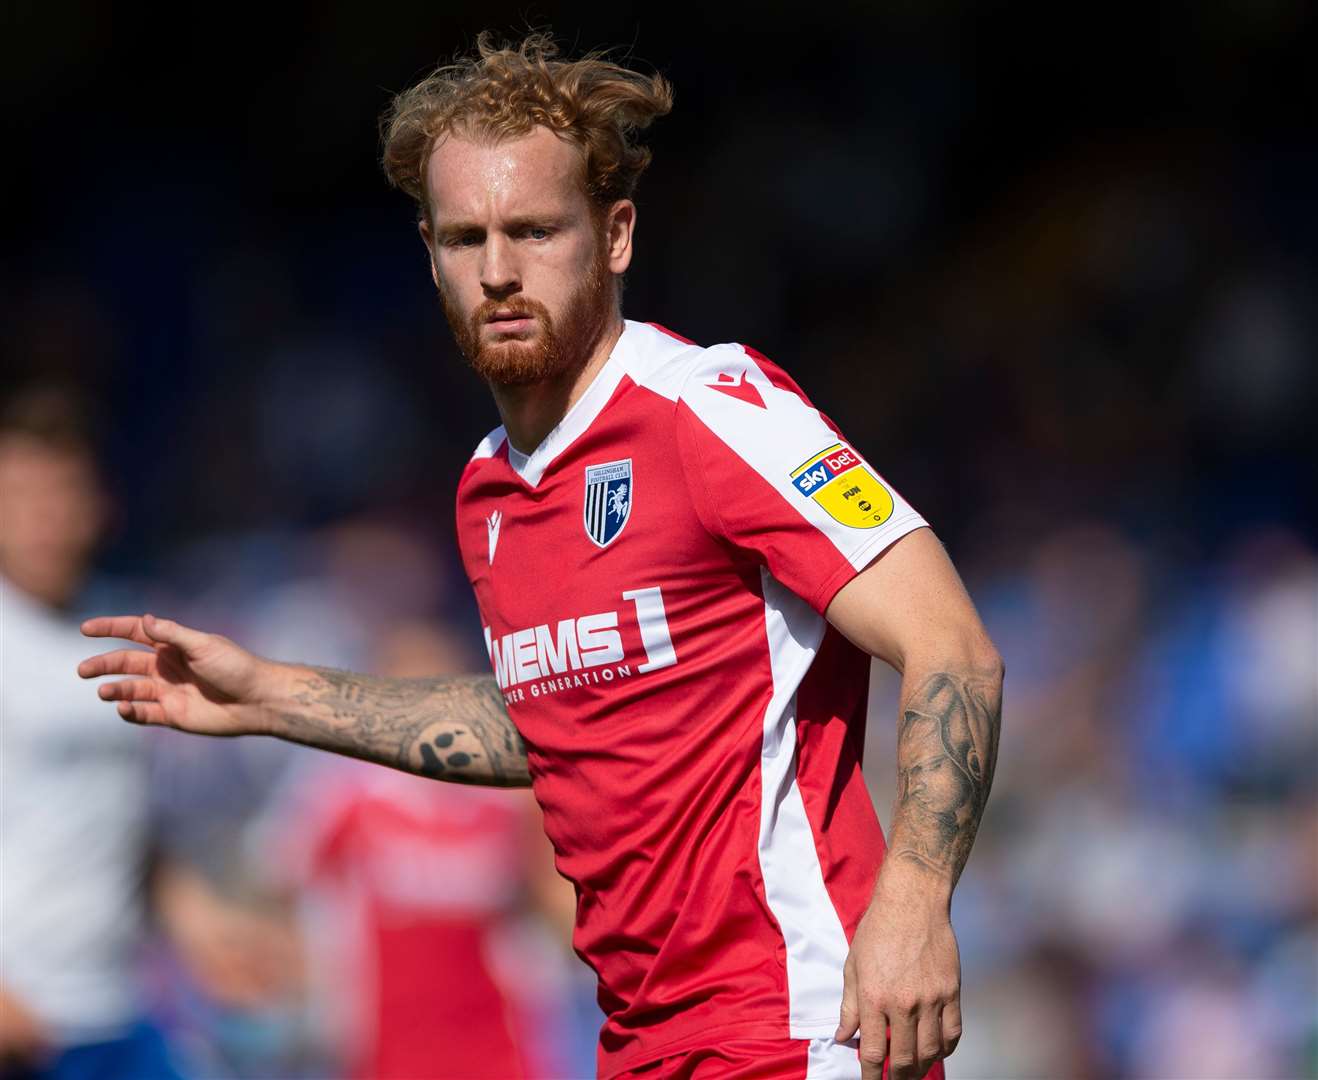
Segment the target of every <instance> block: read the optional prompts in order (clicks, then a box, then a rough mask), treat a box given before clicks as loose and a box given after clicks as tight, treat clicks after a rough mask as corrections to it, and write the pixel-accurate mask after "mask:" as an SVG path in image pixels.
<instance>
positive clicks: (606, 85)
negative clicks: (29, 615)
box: [380, 31, 673, 217]
mask: <svg viewBox="0 0 1318 1080" xmlns="http://www.w3.org/2000/svg"><path fill="white" fill-rule="evenodd" d="M672 107H673V88H672V86H671V85H670V84H669V82H668V80H666V79H665V78H664V77H663V76H662V75H643V74H641V73H640V72H636V71H632V70H630V69H629V68H625V67H622V66H621V65H620V64H615V63H613V62H612V61H610V60H607V59H605V58H604V56H603V55H602V54H599V53H592V54H590V55H588V56H585V57H583V58H582V59H580V60H561V59H559V58H558V47H557V45H555V44H554V41H553V39H552V38H551V37H550V36H549V35H548V34H543V33H535V34H531V35H530V36H528V37H526V38H524V39H523V40H522V41H521V42H520V43H518V44H516V45H496V44H495V41H494V37H493V35H492V34H491V33H490V32H489V31H485V32H483V33H482V34H481V35H480V36H479V37H478V38H477V39H476V52H475V54H474V55H472V56H468V57H464V58H462V59H460V60H458V61H456V62H455V63H453V64H448V65H445V66H443V67H440V68H438V69H437V70H436V71H434V72H433V73H431V74H430V75H428V76H427V77H426V78H424V79H423V80H421V82H419V83H417V84H416V85H415V86H413V87H412V88H411V89H409V90H404V91H403V92H402V93H401V94H398V95H397V96H396V97H395V98H394V100H393V103H392V105H391V106H390V107H389V109H388V111H387V112H386V113H385V115H384V116H383V117H382V118H381V121H380V130H381V137H382V141H383V144H384V171H385V174H386V175H387V176H388V178H389V181H390V183H392V184H393V185H394V186H395V187H397V188H399V189H401V190H402V191H405V192H406V193H407V194H408V195H410V196H411V197H412V199H413V200H414V201H415V202H416V204H417V210H418V212H419V214H420V215H422V216H423V217H424V216H427V215H428V210H429V201H428V192H427V190H426V166H427V164H428V163H429V161H430V155H431V152H432V151H433V150H434V148H435V144H436V143H437V142H438V141H439V140H440V139H442V138H444V137H445V136H446V135H449V134H458V135H461V136H463V137H465V138H475V139H482V140H489V141H492V142H497V141H499V140H502V139H508V138H516V137H518V136H521V135H525V134H528V133H529V132H530V131H531V130H532V129H533V128H535V127H546V128H548V129H549V130H550V131H552V132H554V133H555V134H556V135H558V136H559V137H560V138H564V139H567V140H569V141H570V142H572V143H574V144H575V145H576V146H577V147H578V148H579V149H580V151H581V153H582V161H583V165H584V183H585V189H586V193H587V194H588V195H589V196H590V198H591V199H593V200H594V201H595V203H596V205H598V206H608V205H609V204H611V203H613V202H615V201H617V200H618V199H628V198H631V197H632V194H633V193H634V192H635V190H636V182H637V181H638V180H639V179H640V176H641V173H642V172H644V171H645V168H646V166H648V165H649V164H650V151H649V150H648V149H647V148H646V147H644V146H642V145H640V143H639V142H638V141H637V135H638V133H639V132H640V131H642V130H644V129H645V128H646V127H648V126H649V125H650V123H651V122H652V121H653V120H655V119H656V118H657V117H660V116H663V115H664V114H666V113H667V112H668V111H669V110H670V109H672Z"/></svg>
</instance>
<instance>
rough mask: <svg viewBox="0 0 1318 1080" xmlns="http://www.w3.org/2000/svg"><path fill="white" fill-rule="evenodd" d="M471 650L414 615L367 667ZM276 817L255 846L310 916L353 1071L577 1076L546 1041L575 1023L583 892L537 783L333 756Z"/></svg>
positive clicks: (411, 664)
mask: <svg viewBox="0 0 1318 1080" xmlns="http://www.w3.org/2000/svg"><path fill="white" fill-rule="evenodd" d="M469 652H470V650H469V649H468V648H467V647H466V645H465V643H463V642H460V641H457V640H454V639H453V636H452V634H451V633H450V632H449V631H448V629H447V628H446V627H444V626H442V625H441V624H438V623H431V622H426V621H422V620H416V619H412V620H406V619H405V620H400V621H399V622H398V623H397V624H396V625H395V626H393V627H392V628H390V629H389V630H388V631H386V632H385V633H383V634H381V636H380V638H379V641H378V648H377V649H376V651H375V656H374V657H373V662H372V664H371V666H372V668H373V669H375V670H377V671H379V672H380V673H381V674H384V675H391V676H397V677H401V678H408V677H419V676H420V675H421V674H422V673H423V672H424V673H426V675H427V676H433V675H435V674H436V673H442V672H452V671H469V670H471V666H472V665H471V661H472V660H473V659H474V657H472V656H470V655H469ZM268 818H269V828H268V832H267V842H266V843H265V844H263V845H262V846H263V847H265V848H266V849H267V856H268V858H269V860H270V863H271V867H272V873H273V876H274V878H275V880H276V881H277V882H280V883H282V884H284V885H285V886H288V887H291V888H293V889H295V890H296V891H297V892H298V894H299V896H300V897H301V901H302V904H301V906H302V907H303V909H304V911H305V912H306V913H307V928H308V933H309V936H310V940H311V941H312V942H314V947H312V948H309V949H308V950H307V961H308V965H309V972H308V974H309V978H310V982H311V985H312V987H313V988H314V992H315V993H316V996H317V997H318V998H319V1001H320V1004H321V1005H322V1006H323V1009H322V1012H323V1015H324V1016H325V1017H326V1020H327V1022H326V1024H325V1027H326V1028H327V1030H326V1031H325V1032H324V1036H325V1037H326V1038H327V1039H328V1040H329V1041H330V1042H331V1043H332V1045H333V1046H334V1048H335V1050H336V1052H337V1056H338V1058H339V1060H340V1061H342V1062H343V1065H344V1068H345V1072H346V1075H347V1076H348V1077H350V1078H354V1080H419V1078H421V1077H425V1078H427V1080H474V1078H477V1077H491V1078H497V1080H514V1078H517V1077H528V1078H533V1080H534V1078H537V1077H547V1076H571V1075H576V1074H577V1073H579V1072H580V1066H579V1065H576V1064H574V1063H573V1062H572V1061H571V1059H570V1050H569V1048H567V1047H564V1046H559V1045H555V1042H554V1039H553V1033H555V1032H561V1031H563V1030H564V1029H565V1027H566V1026H567V1023H566V1020H567V1018H566V1017H565V1016H564V1015H563V1014H562V1010H563V1002H564V998H565V997H567V996H568V995H569V993H570V991H569V992H568V993H564V991H565V990H566V989H567V987H568V985H569V982H570V980H569V977H568V975H567V974H566V972H565V965H566V964H567V963H568V962H569V961H568V958H567V955H566V950H565V949H564V948H562V947H561V946H560V944H559V941H560V940H561V941H562V942H566V941H567V939H568V936H569V934H570V932H571V919H572V916H571V911H572V906H573V896H572V889H571V887H570V886H569V885H568V884H567V883H566V882H565V881H564V880H563V879H562V878H561V877H559V876H558V874H556V873H555V872H554V867H553V861H552V852H551V851H550V850H549V846H548V844H547V842H546V840H545V837H544V832H543V829H542V827H541V823H540V815H539V813H538V812H537V811H536V808H535V805H534V803H533V802H531V800H530V798H529V797H526V798H525V799H524V798H522V797H519V795H518V794H517V793H515V792H509V791H488V790H484V789H479V788H459V787H456V786H454V785H451V784H432V783H427V782H426V781H424V780H422V779H420V778H418V777H415V776H407V775H405V774H403V773H399V772H395V771H392V770H386V769H376V768H371V767H369V766H367V765H365V764H363V763H361V762H356V761H347V760H344V759H341V758H339V759H334V758H328V757H325V758H322V759H319V760H315V761H313V762H308V763H306V767H305V768H303V769H301V770H299V771H298V773H297V774H296V775H295V776H294V777H293V778H292V780H291V782H290V783H289V784H288V785H287V789H286V792H285V794H284V796H283V798H281V799H280V800H278V801H277V802H276V803H275V805H274V806H273V807H272V808H271V809H270V811H269V813H268ZM263 831H265V830H263ZM529 911H534V912H536V913H538V914H541V915H542V916H546V917H547V918H548V922H549V929H551V930H552V931H553V933H552V935H551V934H549V933H545V932H544V930H545V928H544V927H543V926H541V925H538V924H537V923H536V922H535V921H533V920H531V919H528V918H526V915H527V914H528V912H529Z"/></svg>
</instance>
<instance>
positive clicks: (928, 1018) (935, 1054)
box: [915, 1005, 943, 1076]
mask: <svg viewBox="0 0 1318 1080" xmlns="http://www.w3.org/2000/svg"><path fill="white" fill-rule="evenodd" d="M942 1011H943V1010H942V1009H941V1008H940V1007H939V1006H938V1005H933V1006H930V1007H929V1008H928V1009H925V1010H923V1011H922V1012H921V1013H920V1019H919V1021H918V1023H917V1025H916V1032H915V1054H916V1062H915V1065H916V1072H915V1075H916V1076H923V1075H924V1074H925V1073H926V1072H928V1070H929V1066H930V1065H932V1064H933V1063H934V1062H935V1061H937V1060H938V1059H939V1058H940V1057H942V1056H943V1024H942V1020H941V1017H942Z"/></svg>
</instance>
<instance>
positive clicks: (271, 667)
mask: <svg viewBox="0 0 1318 1080" xmlns="http://www.w3.org/2000/svg"><path fill="white" fill-rule="evenodd" d="M82 632H83V633H84V634H86V635H87V636H88V637H94V638H102V637H106V638H123V639H125V640H127V641H132V642H136V643H137V644H138V645H145V646H147V649H146V650H143V649H117V650H115V651H114V652H108V653H102V654H101V655H99V656H93V657H91V658H89V659H87V660H84V661H83V662H82V663H81V664H79V665H78V674H79V675H81V676H82V677H83V678H84V679H90V678H94V677H96V676H98V675H126V676H129V678H125V679H122V680H120V681H119V682H111V683H104V684H103V685H101V686H99V687H98V688H97V693H98V694H99V695H100V696H101V698H102V699H103V700H105V701H117V702H118V703H119V706H118V708H119V715H120V716H122V717H123V718H124V719H125V720H128V721H131V722H132V723H134V724H161V725H165V726H167V727H173V728H178V729H179V730H181V731H190V732H193V733H195V734H198V735H252V734H261V733H266V732H268V731H269V723H268V722H267V720H266V717H265V709H264V707H263V706H264V703H265V702H266V701H268V700H269V699H270V698H271V697H272V696H273V690H274V684H275V683H276V682H277V681H278V675H277V671H278V669H279V668H280V666H281V665H278V664H272V663H270V662H269V661H267V660H262V659H261V658H260V657H258V656H254V655H253V654H252V653H249V652H248V651H247V650H246V649H243V648H241V647H239V646H238V645H235V644H234V643H233V642H232V641H230V640H229V639H228V638H226V637H221V636H220V635H219V634H206V633H202V632H201V631H200V630H192V629H189V628H188V627H186V626H181V625H179V624H178V623H176V622H171V621H170V620H168V619H157V618H156V617H155V616H154V615H141V616H138V615H116V616H109V617H104V618H98V619H88V620H87V621H86V622H84V623H83V624H82Z"/></svg>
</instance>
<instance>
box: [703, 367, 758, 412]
mask: <svg viewBox="0 0 1318 1080" xmlns="http://www.w3.org/2000/svg"><path fill="white" fill-rule="evenodd" d="M705 385H706V386H708V387H709V388H710V389H711V390H718V391H719V392H720V393H724V394H727V395H728V397H735V398H736V399H737V400H738V401H744V402H746V404H747V405H754V406H755V407H756V408H759V409H763V408H765V407H766V406H765V404H764V398H762V397H761V396H760V392H759V391H758V390H756V389H755V384H754V383H748V382H747V381H746V372H745V370H743V371H742V373H741V374H740V375H738V376H737V377H736V378H735V379H734V378H733V377H732V376H731V375H729V374H728V373H727V372H725V371H720V372H719V376H718V378H717V379H716V380H715V381H714V382H712V383H706V384H705Z"/></svg>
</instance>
